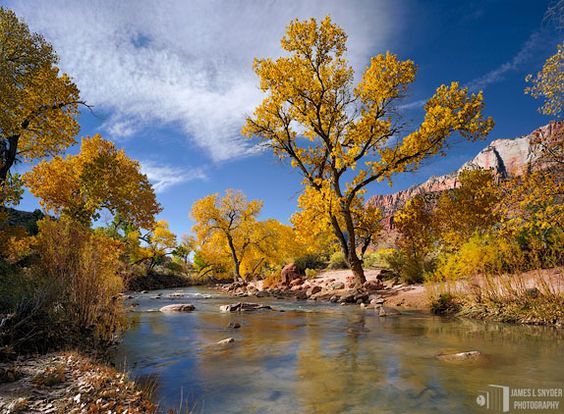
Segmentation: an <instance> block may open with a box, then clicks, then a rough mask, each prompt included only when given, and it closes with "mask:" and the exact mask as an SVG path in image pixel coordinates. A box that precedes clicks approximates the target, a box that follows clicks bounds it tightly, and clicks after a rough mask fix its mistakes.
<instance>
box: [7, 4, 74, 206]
mask: <svg viewBox="0 0 564 414" xmlns="http://www.w3.org/2000/svg"><path fill="white" fill-rule="evenodd" d="M57 62H58V57H57V54H56V53H55V51H54V50H53V48H52V46H51V45H50V44H49V43H48V42H47V41H46V40H45V39H44V38H43V37H42V36H41V35H39V34H37V33H31V32H30V30H29V28H28V26H27V25H26V24H25V23H24V22H22V21H20V20H19V19H18V18H17V16H16V15H15V14H14V12H12V11H11V10H8V9H5V8H2V7H0V97H1V99H0V203H2V204H3V203H6V202H8V201H12V202H17V201H18V198H19V197H17V194H18V192H17V191H14V190H15V189H14V188H13V184H17V183H18V181H17V177H16V176H13V175H11V174H10V169H11V168H12V166H13V165H14V163H15V162H16V161H17V160H24V161H31V160H34V159H37V158H42V157H45V156H48V155H55V154H58V153H60V152H61V151H64V150H65V149H66V148H67V147H68V146H69V145H72V144H74V143H75V135H76V134H77V133H78V131H79V125H78V122H77V118H78V115H79V110H78V105H79V104H80V103H81V102H80V101H79V91H78V88H77V87H76V85H75V84H74V83H73V82H72V80H71V79H70V77H69V76H68V75H67V74H65V73H60V71H59V69H58V68H57V66H56V65H57ZM14 194H16V196H14Z"/></svg>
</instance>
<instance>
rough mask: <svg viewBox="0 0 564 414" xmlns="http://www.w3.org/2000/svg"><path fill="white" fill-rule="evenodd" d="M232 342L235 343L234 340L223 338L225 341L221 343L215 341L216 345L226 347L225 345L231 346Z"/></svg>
mask: <svg viewBox="0 0 564 414" xmlns="http://www.w3.org/2000/svg"><path fill="white" fill-rule="evenodd" d="M233 342H235V338H225V339H222V340H221V341H217V344H218V345H227V344H231V343H233Z"/></svg>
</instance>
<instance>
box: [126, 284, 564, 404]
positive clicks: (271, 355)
mask: <svg viewBox="0 0 564 414" xmlns="http://www.w3.org/2000/svg"><path fill="white" fill-rule="evenodd" d="M185 292H186V293H187V295H188V296H189V297H188V298H186V300H185V302H189V303H193V304H194V305H195V306H196V308H197V310H196V311H195V312H192V313H188V314H161V313H159V312H147V310H149V309H152V308H155V307H158V305H160V303H159V304H156V303H155V302H156V300H152V299H150V298H149V296H147V295H145V296H143V295H141V297H139V298H136V299H135V301H136V302H139V303H140V306H139V307H137V308H136V309H138V312H135V313H132V321H133V324H132V328H131V329H130V330H129V331H128V333H127V335H126V337H125V339H124V342H123V343H122V345H121V346H120V348H119V350H118V352H117V354H116V362H117V363H118V364H120V365H122V364H124V363H125V364H127V366H128V367H129V369H130V370H131V371H132V373H133V375H134V376H140V375H153V376H156V377H155V378H157V382H158V387H157V389H156V396H157V398H158V400H159V401H160V402H161V404H162V406H164V407H171V406H174V407H178V403H179V400H180V398H183V399H186V400H188V401H189V403H190V405H192V406H196V412H204V413H287V412H295V413H343V412H347V413H349V412H352V413H355V412H358V413H366V412H382V413H386V412H389V413H395V412H409V413H436V412H439V413H441V412H444V413H453V412H456V413H474V412H476V405H475V402H474V400H475V397H476V392H477V390H479V389H481V388H482V387H484V386H485V385H487V384H490V383H500V384H508V385H514V386H520V387H527V386H534V387H538V386H542V384H547V383H552V384H554V383H561V382H562V380H563V379H564V378H562V374H561V370H560V369H559V367H561V366H564V355H563V353H562V352H561V351H560V350H561V346H562V339H563V334H562V331H561V330H556V329H550V328H538V327H522V326H509V325H498V324H485V323H482V322H474V321H466V320H445V319H441V318H433V317H428V316H421V315H417V314H413V315H409V316H406V315H402V316H401V317H395V318H379V317H378V316H377V315H376V314H375V313H374V312H372V311H364V310H361V309H359V308H358V307H352V306H351V307H348V306H347V307H340V306H333V305H314V304H308V303H299V302H285V301H276V300H268V299H264V300H263V301H264V302H266V303H270V304H271V305H272V306H273V307H275V308H276V309H277V310H284V312H278V311H273V312H260V313H248V314H246V313H243V314H225V313H220V312H219V305H220V304H226V303H229V302H232V301H233V299H230V298H226V297H221V296H218V295H217V294H215V295H214V296H213V297H210V298H207V299H205V298H204V297H203V296H202V295H201V294H199V295H195V293H205V292H201V291H198V290H195V289H187V290H186V291H185ZM179 302H182V301H179ZM230 322H239V323H240V324H241V328H240V329H237V330H233V329H229V328H227V326H228V325H229V323H230ZM226 337H234V338H235V343H233V344H230V345H228V346H218V345H217V344H216V342H217V341H218V340H221V339H223V338H226ZM474 349H476V350H480V351H481V352H482V353H484V354H485V355H486V357H485V358H483V359H480V360H477V361H471V362H466V363H464V364H457V363H449V362H445V361H440V360H438V359H437V358H436V355H437V354H439V353H442V352H451V351H453V352H458V351H466V350H474Z"/></svg>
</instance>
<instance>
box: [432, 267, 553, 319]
mask: <svg viewBox="0 0 564 414" xmlns="http://www.w3.org/2000/svg"><path fill="white" fill-rule="evenodd" d="M429 289H430V291H431V296H432V297H433V300H432V303H431V310H432V312H433V313H435V314H441V315H455V316H461V317H470V318H474V319H482V320H490V321H498V322H509V323H522V324H532V325H553V326H558V327H562V326H564V277H563V269H562V268H555V269H542V270H535V271H531V272H526V273H521V274H515V275H500V276H480V277H476V278H473V279H472V280H468V281H460V282H457V283H453V284H450V285H445V284H442V285H435V286H431V287H430V288H429Z"/></svg>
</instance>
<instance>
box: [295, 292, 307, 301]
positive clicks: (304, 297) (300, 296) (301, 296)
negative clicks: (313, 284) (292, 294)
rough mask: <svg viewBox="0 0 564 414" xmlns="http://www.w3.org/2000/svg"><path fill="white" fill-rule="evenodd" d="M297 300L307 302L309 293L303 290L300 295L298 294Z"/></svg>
mask: <svg viewBox="0 0 564 414" xmlns="http://www.w3.org/2000/svg"><path fill="white" fill-rule="evenodd" d="M296 299H297V300H306V299H307V293H306V292H305V291H303V290H300V291H299V292H298V293H296Z"/></svg>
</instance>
